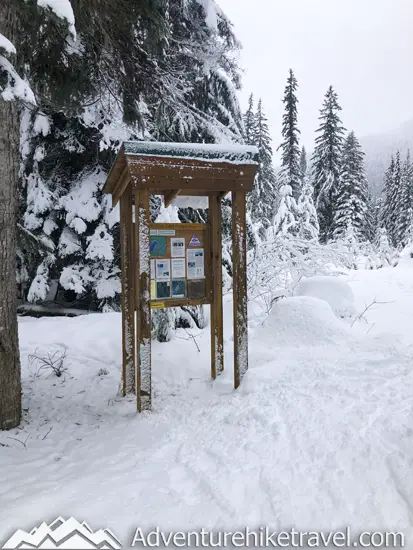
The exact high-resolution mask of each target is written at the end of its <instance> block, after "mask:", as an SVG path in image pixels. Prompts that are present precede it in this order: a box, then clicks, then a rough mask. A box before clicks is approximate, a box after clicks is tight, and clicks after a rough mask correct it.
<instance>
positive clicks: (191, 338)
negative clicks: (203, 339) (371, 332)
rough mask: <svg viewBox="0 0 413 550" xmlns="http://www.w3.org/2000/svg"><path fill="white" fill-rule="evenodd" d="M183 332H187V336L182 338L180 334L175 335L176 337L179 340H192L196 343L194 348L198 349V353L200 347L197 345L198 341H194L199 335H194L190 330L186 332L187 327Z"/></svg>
mask: <svg viewBox="0 0 413 550" xmlns="http://www.w3.org/2000/svg"><path fill="white" fill-rule="evenodd" d="M185 332H186V333H187V335H188V338H182V336H176V338H178V339H179V340H186V341H187V342H188V341H189V340H193V342H194V344H195V345H196V349H197V350H198V352H199V353H200V352H201V349H200V347H199V345H198V342H197V341H196V339H197V337H198V336H199V334H197V335H194V334H191V333H190V332H188V330H187V329H185Z"/></svg>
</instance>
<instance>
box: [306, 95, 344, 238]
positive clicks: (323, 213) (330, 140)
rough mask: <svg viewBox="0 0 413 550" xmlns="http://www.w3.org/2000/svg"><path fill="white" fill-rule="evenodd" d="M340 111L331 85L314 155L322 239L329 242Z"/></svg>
mask: <svg viewBox="0 0 413 550" xmlns="http://www.w3.org/2000/svg"><path fill="white" fill-rule="evenodd" d="M339 111H341V107H340V105H339V104H338V97H337V94H336V92H335V91H334V90H333V87H332V86H330V88H329V89H328V91H327V93H326V95H325V99H324V103H323V107H322V109H321V111H320V117H319V119H320V120H321V123H320V126H319V128H318V130H317V133H318V136H317V137H316V147H315V150H314V154H313V157H312V161H313V186H314V193H315V199H316V208H317V214H318V218H319V224H320V238H321V241H322V242H326V241H327V239H329V238H330V237H331V236H332V235H331V232H332V226H333V220H334V208H335V205H334V201H335V196H336V190H337V185H338V181H339V176H340V158H341V149H342V145H343V133H344V128H343V126H342V124H341V120H340V117H339V114H338V113H339Z"/></svg>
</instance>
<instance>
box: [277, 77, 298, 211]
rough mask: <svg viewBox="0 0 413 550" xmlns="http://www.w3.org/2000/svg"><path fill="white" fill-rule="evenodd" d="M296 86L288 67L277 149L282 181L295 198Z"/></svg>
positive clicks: (296, 148)
mask: <svg viewBox="0 0 413 550" xmlns="http://www.w3.org/2000/svg"><path fill="white" fill-rule="evenodd" d="M297 88H298V83H297V79H296V78H295V76H294V72H293V71H292V69H290V73H289V77H288V80H287V85H286V88H285V92H284V98H283V103H284V106H285V113H284V115H283V122H282V130H281V133H282V137H283V141H282V143H281V145H280V146H279V149H281V151H282V153H281V172H282V174H283V181H284V183H285V184H286V185H289V186H290V187H291V189H292V190H293V197H294V198H295V199H296V200H297V199H298V197H299V195H300V191H301V177H300V175H301V174H300V148H299V145H298V143H299V139H298V137H299V134H300V130H299V129H298V126H297V104H298V99H297V95H296V93H297Z"/></svg>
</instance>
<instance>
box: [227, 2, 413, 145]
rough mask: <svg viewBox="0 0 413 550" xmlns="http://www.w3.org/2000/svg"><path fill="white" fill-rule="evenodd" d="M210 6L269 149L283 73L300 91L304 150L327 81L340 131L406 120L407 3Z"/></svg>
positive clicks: (411, 105)
mask: <svg viewBox="0 0 413 550" xmlns="http://www.w3.org/2000/svg"><path fill="white" fill-rule="evenodd" d="M217 3H218V4H219V6H220V7H221V8H222V9H223V10H224V11H225V13H226V14H227V15H228V17H229V18H230V19H231V21H232V22H233V24H234V26H235V33H236V35H237V37H238V38H239V40H240V41H241V42H242V44H243V50H242V52H241V59H240V61H241V66H242V68H243V69H244V70H245V73H244V77H243V92H242V94H241V99H242V103H243V107H244V106H245V104H246V100H247V97H248V95H249V94H250V93H251V92H254V94H255V95H256V96H261V97H262V99H263V104H264V109H265V111H266V112H267V115H268V117H269V120H270V126H271V132H272V136H273V139H274V146H275V145H278V143H279V140H280V137H279V136H280V125H281V117H282V113H283V105H282V103H281V99H282V95H283V91H284V87H285V82H286V78H287V76H288V69H289V68H292V69H294V71H295V74H296V77H297V79H298V83H299V86H300V89H299V100H300V105H299V126H300V129H301V131H302V137H303V143H304V144H305V145H306V146H307V147H308V148H309V149H312V140H313V136H314V130H315V128H316V127H317V125H318V120H317V117H318V110H319V108H320V106H321V104H322V101H323V96H324V94H325V92H326V90H327V88H328V86H329V85H330V84H332V85H333V86H334V88H335V89H336V91H337V93H338V96H339V101H340V104H341V106H342V108H343V111H342V120H343V122H344V124H345V126H346V127H347V128H348V129H352V130H354V131H355V132H356V134H357V135H358V136H359V137H363V136H366V135H370V134H375V133H379V132H387V131H389V130H391V129H393V128H396V127H398V126H400V125H401V124H402V123H403V122H404V121H406V120H409V119H412V118H413V0H217ZM274 148H275V147H274Z"/></svg>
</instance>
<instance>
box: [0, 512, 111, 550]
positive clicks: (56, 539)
mask: <svg viewBox="0 0 413 550" xmlns="http://www.w3.org/2000/svg"><path fill="white" fill-rule="evenodd" d="M17 548H19V549H20V548H25V549H26V548H32V549H38V548H43V549H45V548H48V549H50V548H61V549H65V550H97V549H99V550H120V549H121V548H122V545H121V543H120V542H119V540H118V539H117V538H116V537H115V535H114V534H113V533H111V532H110V531H109V529H99V530H98V531H96V532H95V533H94V532H93V531H92V529H91V528H90V527H89V525H88V524H87V523H85V522H83V523H79V522H78V521H77V520H75V518H69V519H68V520H64V519H63V518H57V519H56V520H55V521H53V522H52V523H51V524H50V525H47V523H45V522H43V523H42V524H41V525H39V527H34V528H33V529H32V530H31V531H30V533H27V532H26V531H22V530H21V529H19V530H18V531H16V532H15V533H14V535H13V536H12V537H11V538H10V539H9V540H8V541H7V542H6V544H5V545H4V546H3V549H5V550H16V549H17Z"/></svg>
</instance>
